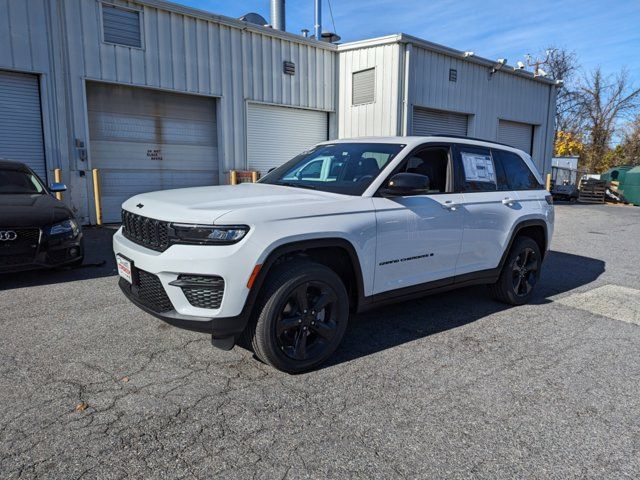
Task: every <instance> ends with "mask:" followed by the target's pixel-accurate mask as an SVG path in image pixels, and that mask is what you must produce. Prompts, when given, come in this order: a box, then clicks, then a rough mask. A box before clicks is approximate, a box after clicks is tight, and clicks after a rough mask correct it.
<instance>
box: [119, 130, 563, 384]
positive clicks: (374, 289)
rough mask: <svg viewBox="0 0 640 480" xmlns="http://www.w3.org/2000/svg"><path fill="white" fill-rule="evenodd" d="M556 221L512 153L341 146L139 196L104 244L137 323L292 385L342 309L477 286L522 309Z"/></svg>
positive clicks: (532, 171) (489, 146)
mask: <svg viewBox="0 0 640 480" xmlns="http://www.w3.org/2000/svg"><path fill="white" fill-rule="evenodd" d="M553 216H554V213H553V205H552V200H551V196H550V195H549V192H547V191H546V190H545V189H544V187H543V184H542V178H541V177H540V174H539V173H538V171H537V170H536V168H535V166H534V164H533V163H532V161H531V158H530V157H529V156H528V155H527V154H526V153H524V152H522V151H520V150H516V149H514V148H511V147H508V146H505V145H500V144H497V143H491V142H486V141H481V140H473V139H468V138H457V137H444V136H443V137H439V136H433V137H392V138H368V139H355V140H339V141H332V142H325V143H321V144H319V145H317V146H316V147H314V148H313V149H312V150H310V151H308V152H305V153H303V154H301V155H299V156H298V157H296V158H294V159H293V160H291V161H289V162H287V163H285V164H284V165H282V166H281V167H279V168H277V169H275V170H273V171H271V172H270V173H269V174H268V175H266V176H265V177H264V178H262V180H260V182H258V183H255V184H246V183H245V184H241V185H237V186H230V185H227V186H216V187H199V188H187V189H180V190H168V191H163V192H154V193H145V194H142V195H137V196H135V197H133V198H131V199H129V200H128V201H126V202H125V203H124V204H123V211H122V228H120V229H119V230H118V232H117V233H116V234H115V236H114V239H113V247H114V250H115V254H116V259H117V262H118V269H119V272H120V275H121V277H122V278H121V279H120V287H121V288H122V291H123V292H124V293H125V295H126V296H127V297H128V298H129V299H130V300H131V301H132V302H134V303H135V304H136V305H138V306H139V307H140V308H142V309H143V310H145V311H146V312H148V313H150V314H152V315H155V316H157V317H159V318H161V319H162V320H165V321H167V322H169V323H171V324H173V325H176V326H179V327H183V328H187V329H191V330H197V331H202V332H208V333H210V334H211V335H212V342H213V344H214V345H215V346H218V347H220V348H223V349H230V348H232V347H233V346H234V345H235V344H236V342H240V343H241V344H244V345H246V346H248V347H250V348H252V349H253V350H254V352H255V354H256V355H257V356H258V357H259V358H260V359H262V360H263V361H265V362H266V363H269V364H271V365H273V366H274V367H276V368H278V369H281V370H285V371H288V372H301V371H304V370H308V369H311V368H313V367H315V366H317V365H318V364H320V363H321V362H323V361H324V360H326V359H327V357H329V356H330V355H331V354H332V353H333V352H334V351H335V350H336V348H337V347H338V345H339V344H340V341H341V339H342V337H343V335H344V332H345V328H346V326H347V321H348V319H349V314H350V312H361V311H363V310H366V309H370V308H372V307H375V306H378V305H381V304H384V303H388V302H391V301H398V300H407V299H410V298H413V297H415V296H419V295H424V294H427V293H434V292H442V291H444V290H449V289H452V288H456V287H461V286H467V285H474V284H489V285H491V291H492V293H493V295H494V296H495V297H496V298H497V299H499V300H501V301H503V302H507V303H510V304H513V305H520V304H523V303H525V302H527V301H528V300H529V299H530V298H531V295H532V290H533V288H534V286H535V284H536V282H537V281H538V279H539V276H540V267H541V262H542V260H543V258H544V256H545V254H546V252H547V251H548V250H549V242H550V240H551V235H552V232H553Z"/></svg>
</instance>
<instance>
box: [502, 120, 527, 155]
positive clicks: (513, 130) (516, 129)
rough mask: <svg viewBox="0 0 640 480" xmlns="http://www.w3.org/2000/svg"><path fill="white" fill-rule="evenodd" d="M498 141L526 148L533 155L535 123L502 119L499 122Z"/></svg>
mask: <svg viewBox="0 0 640 480" xmlns="http://www.w3.org/2000/svg"><path fill="white" fill-rule="evenodd" d="M498 141H499V142H500V143H505V144H507V145H511V146H512V147H515V148H519V149H520V150H524V151H525V152H527V153H528V154H529V155H531V144H532V142H533V125H531V124H529V123H519V122H509V121H507V120H500V121H499V123H498Z"/></svg>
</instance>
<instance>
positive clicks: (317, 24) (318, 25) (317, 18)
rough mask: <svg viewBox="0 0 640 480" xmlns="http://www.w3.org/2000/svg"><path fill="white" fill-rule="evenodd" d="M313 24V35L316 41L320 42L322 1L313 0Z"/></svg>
mask: <svg viewBox="0 0 640 480" xmlns="http://www.w3.org/2000/svg"><path fill="white" fill-rule="evenodd" d="M314 11H315V23H314V25H313V34H314V35H315V37H316V40H318V41H320V40H322V0H315V9H314Z"/></svg>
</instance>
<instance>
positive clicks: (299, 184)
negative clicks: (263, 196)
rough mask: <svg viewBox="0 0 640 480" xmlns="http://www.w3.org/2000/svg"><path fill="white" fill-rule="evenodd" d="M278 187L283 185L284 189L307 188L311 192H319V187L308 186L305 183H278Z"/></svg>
mask: <svg viewBox="0 0 640 480" xmlns="http://www.w3.org/2000/svg"><path fill="white" fill-rule="evenodd" d="M278 185H282V186H283V187H295V188H307V189H309V190H317V187H314V186H313V185H307V184H304V183H294V182H278Z"/></svg>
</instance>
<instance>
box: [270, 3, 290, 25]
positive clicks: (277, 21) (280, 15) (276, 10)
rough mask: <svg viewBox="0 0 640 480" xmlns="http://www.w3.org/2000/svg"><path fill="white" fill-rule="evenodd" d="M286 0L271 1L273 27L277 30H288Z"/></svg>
mask: <svg viewBox="0 0 640 480" xmlns="http://www.w3.org/2000/svg"><path fill="white" fill-rule="evenodd" d="M285 23H286V21H285V8H284V0H271V26H272V27H273V28H275V29H276V30H286V29H287V27H286V25H285Z"/></svg>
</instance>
